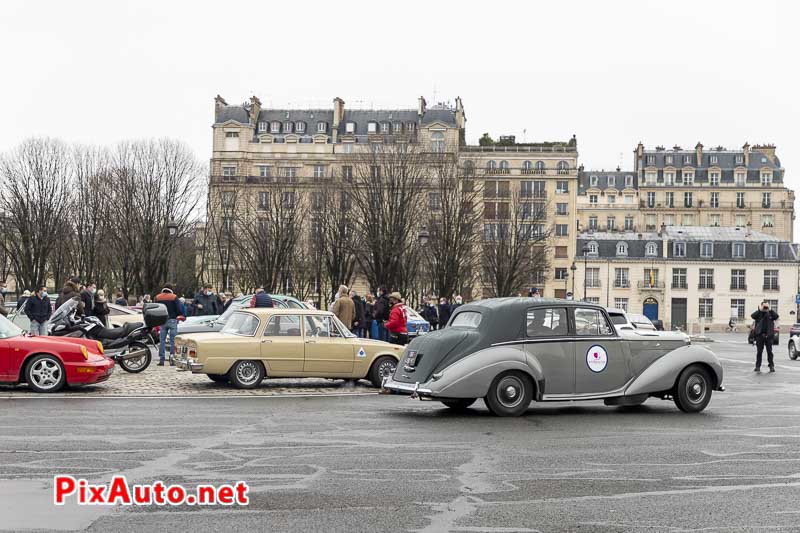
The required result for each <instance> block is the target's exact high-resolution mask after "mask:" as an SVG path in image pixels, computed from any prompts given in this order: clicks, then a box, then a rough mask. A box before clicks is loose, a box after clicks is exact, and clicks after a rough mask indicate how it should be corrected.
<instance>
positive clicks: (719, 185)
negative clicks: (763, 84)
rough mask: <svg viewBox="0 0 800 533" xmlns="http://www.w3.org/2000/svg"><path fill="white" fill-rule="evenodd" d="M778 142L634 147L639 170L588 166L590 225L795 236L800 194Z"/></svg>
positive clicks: (582, 183) (584, 180)
mask: <svg viewBox="0 0 800 533" xmlns="http://www.w3.org/2000/svg"><path fill="white" fill-rule="evenodd" d="M784 174H785V171H784V169H783V168H782V167H781V164H780V160H779V159H778V157H777V156H776V154H775V146H773V145H758V146H753V147H750V146H749V145H748V144H745V145H744V146H743V147H742V149H741V150H726V149H724V148H722V147H716V148H714V149H712V150H704V147H703V145H702V144H700V143H698V144H697V146H696V147H695V148H694V150H684V149H682V148H681V147H679V146H675V147H673V149H672V150H666V149H664V148H663V147H657V148H655V149H652V150H650V149H645V148H644V146H643V145H642V144H641V143H639V145H638V146H637V147H636V149H635V151H634V168H633V170H630V171H621V170H620V169H617V170H616V171H614V172H606V171H594V170H581V172H580V173H579V194H578V200H577V201H578V207H577V209H578V219H579V222H580V229H581V230H583V231H590V230H591V231H620V230H624V229H628V230H631V231H639V232H653V231H658V228H660V227H661V225H662V224H664V225H666V226H714V227H739V228H744V227H746V226H747V225H748V224H749V225H750V226H751V227H752V228H753V229H754V230H757V231H759V232H761V233H765V234H767V235H773V236H775V237H778V238H780V239H783V240H786V241H789V242H791V241H793V221H794V192H793V191H791V190H790V189H788V188H787V187H786V186H785V184H784Z"/></svg>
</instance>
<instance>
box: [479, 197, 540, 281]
mask: <svg viewBox="0 0 800 533" xmlns="http://www.w3.org/2000/svg"><path fill="white" fill-rule="evenodd" d="M506 183H507V182H506ZM490 192H491V194H489V195H488V196H487V194H486V192H485V194H484V197H485V199H484V235H483V277H482V281H483V285H484V290H486V291H488V292H489V295H490V296H493V297H499V296H513V295H515V294H517V293H518V292H520V291H521V290H522V289H523V284H525V283H526V282H529V281H530V280H532V279H535V278H537V277H538V276H541V275H542V274H543V273H544V272H546V271H547V269H548V267H549V263H548V249H549V245H548V243H549V241H550V236H551V229H550V225H549V224H548V221H547V203H546V201H545V200H544V199H543V198H534V197H530V196H523V195H522V194H521V193H520V191H518V190H515V191H513V192H511V191H509V190H508V189H500V190H496V191H490Z"/></svg>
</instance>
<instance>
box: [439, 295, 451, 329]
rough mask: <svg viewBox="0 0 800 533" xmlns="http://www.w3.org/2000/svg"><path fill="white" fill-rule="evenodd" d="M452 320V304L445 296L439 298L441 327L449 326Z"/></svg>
mask: <svg viewBox="0 0 800 533" xmlns="http://www.w3.org/2000/svg"><path fill="white" fill-rule="evenodd" d="M449 321H450V304H449V303H447V298H445V297H444V296H443V297H441V298H439V329H442V328H444V327H445V326H447V323H448V322H449Z"/></svg>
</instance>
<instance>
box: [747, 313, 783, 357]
mask: <svg viewBox="0 0 800 533" xmlns="http://www.w3.org/2000/svg"><path fill="white" fill-rule="evenodd" d="M750 317H751V318H752V319H753V320H755V324H754V325H753V334H754V336H755V339H756V367H755V369H753V371H754V372H761V356H762V354H763V352H764V347H765V346H766V348H767V364H768V365H769V371H770V372H775V362H774V361H773V359H772V339H773V337H774V336H775V321H776V320H778V313H776V312H775V311H774V310H773V309H770V308H769V304H768V303H767V302H766V300H765V301H763V302H761V306H760V307H759V308H758V309H757V310H756V311H755V312H754V313H753V314H752V315H750Z"/></svg>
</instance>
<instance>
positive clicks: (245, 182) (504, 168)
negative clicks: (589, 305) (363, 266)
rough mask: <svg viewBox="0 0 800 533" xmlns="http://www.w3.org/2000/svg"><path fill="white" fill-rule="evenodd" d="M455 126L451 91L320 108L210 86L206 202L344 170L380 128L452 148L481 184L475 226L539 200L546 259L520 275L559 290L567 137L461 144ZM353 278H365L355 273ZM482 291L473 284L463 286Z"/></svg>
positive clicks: (566, 238) (377, 137) (309, 184)
mask: <svg viewBox="0 0 800 533" xmlns="http://www.w3.org/2000/svg"><path fill="white" fill-rule="evenodd" d="M465 127H466V116H465V113H464V107H463V104H462V102H461V99H460V98H456V100H455V105H453V106H448V105H442V104H437V105H435V106H430V107H429V106H428V105H427V103H426V101H425V99H424V98H419V100H418V102H417V106H416V108H405V109H349V108H347V107H346V106H345V102H344V101H343V100H342V99H341V98H334V99H333V106H332V108H330V109H268V108H265V107H264V106H263V105H262V103H261V101H260V100H259V99H258V98H257V97H255V96H254V97H252V98H251V99H250V100H249V101H248V102H246V103H244V104H242V105H229V104H228V103H227V102H226V101H225V100H224V99H223V98H222V97H220V96H217V97H216V99H215V106H214V124H213V151H212V157H211V165H210V172H211V176H210V190H209V204H210V205H211V204H213V203H214V202H215V199H220V198H222V199H223V200H225V199H226V198H228V199H229V200H230V202H234V201H236V200H235V198H237V197H238V196H234V193H236V194H237V195H240V194H245V195H250V196H253V197H256V196H258V197H267V195H268V194H269V191H270V190H271V189H273V188H276V187H278V186H285V185H286V184H292V185H293V186H296V187H297V188H298V189H311V190H313V189H314V188H315V187H319V184H320V183H321V182H322V181H323V180H325V179H326V178H328V177H330V176H333V175H338V176H342V175H346V173H347V171H348V169H347V168H346V164H345V162H346V160H347V157H348V156H349V155H350V154H353V153H355V152H358V151H359V150H363V149H364V147H368V146H370V144H371V143H376V142H383V141H384V140H385V139H386V138H387V137H388V136H391V137H392V138H393V139H395V140H396V139H398V138H400V139H402V140H404V141H405V142H411V143H418V144H419V145H420V146H421V147H422V149H423V150H429V151H431V152H447V153H452V154H453V156H454V157H455V158H457V161H458V165H459V168H466V169H470V171H474V175H475V176H476V178H478V179H477V180H476V181H477V182H480V184H481V186H482V188H483V190H482V195H481V198H482V201H483V205H481V206H478V208H479V209H480V211H481V212H482V213H484V218H485V220H484V221H483V222H484V225H483V228H482V229H483V231H484V232H486V231H491V229H492V226H496V225H498V224H502V223H503V213H504V209H506V208H507V204H508V203H509V202H510V201H511V200H512V198H513V197H514V196H515V195H519V196H520V197H521V198H523V199H524V200H525V201H530V202H541V203H542V204H543V205H544V206H545V208H546V209H547V212H548V216H547V219H548V220H550V221H552V222H553V224H554V225H553V227H552V242H551V243H550V244H551V247H550V250H551V261H550V263H551V268H550V269H549V272H548V274H547V275H544V276H542V277H540V278H539V279H532V280H530V286H537V287H539V288H540V289H541V290H543V294H544V295H545V296H551V297H552V296H561V297H563V296H565V292H566V283H567V277H568V276H569V274H568V272H569V270H568V267H569V265H570V264H571V258H572V257H574V256H575V225H574V223H573V222H572V221H573V220H575V218H576V216H577V212H576V195H577V191H578V179H577V176H578V171H577V157H578V152H577V143H576V141H575V139H574V138H573V139H572V140H570V141H566V142H553V143H521V144H520V143H516V142H514V140H513V138H511V139H508V138H506V139H504V141H503V142H502V143H498V145H495V146H469V145H467V144H466V142H465ZM284 194H290V193H284ZM211 268H212V269H213V265H211ZM233 278H234V279H235V275H234V276H233ZM359 283H360V284H359V288H361V289H362V290H363V289H365V288H366V286H365V284H364V282H363V280H359ZM482 294H483V290H482V288H481V287H480V285H478V286H476V287H474V288H473V294H472V295H471V296H473V297H479V296H481V295H482ZM467 296H470V295H467Z"/></svg>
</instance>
